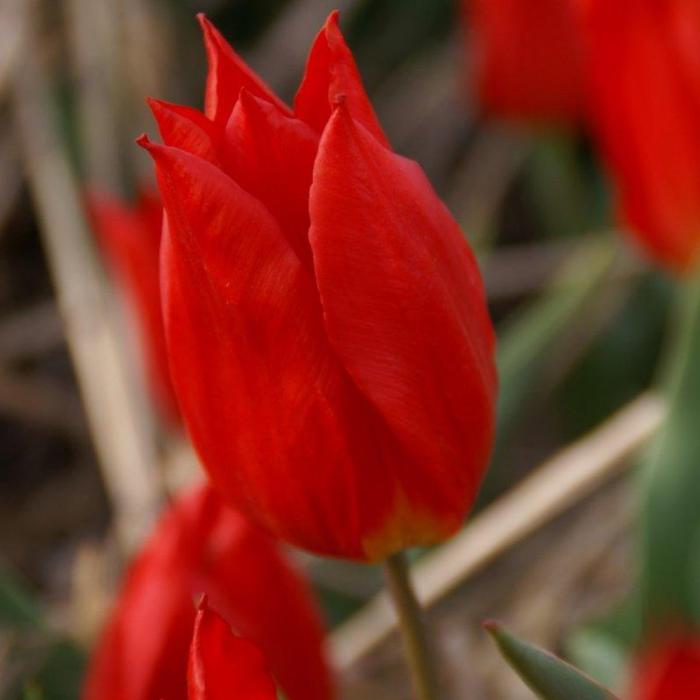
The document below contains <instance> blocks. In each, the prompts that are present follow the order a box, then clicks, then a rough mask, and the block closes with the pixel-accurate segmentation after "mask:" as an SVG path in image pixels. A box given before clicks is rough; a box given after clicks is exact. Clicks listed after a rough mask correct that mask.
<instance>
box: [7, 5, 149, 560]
mask: <svg viewBox="0 0 700 700" xmlns="http://www.w3.org/2000/svg"><path fill="white" fill-rule="evenodd" d="M22 7H23V10H24V13H23V22H22V27H21V28H22V30H23V44H24V51H23V56H24V58H23V61H22V64H21V70H20V69H19V68H18V70H17V71H16V73H15V75H14V79H13V94H12V97H13V100H12V102H13V105H12V106H13V110H14V117H15V124H16V128H17V133H18V136H19V143H20V150H21V155H22V158H23V161H24V165H25V169H26V173H27V178H28V183H29V187H30V190H31V194H32V197H33V200H34V205H35V209H36V213H37V216H38V218H39V224H40V232H41V236H42V241H43V245H44V249H45V254H46V257H47V260H48V264H49V268H50V271H51V274H52V277H53V281H54V285H55V289H56V297H57V301H58V306H59V309H60V312H61V315H62V318H63V322H64V325H65V334H66V339H67V343H68V347H69V350H70V353H71V357H72V360H73V364H74V367H75V372H76V377H77V380H78V384H79V388H80V392H81V395H82V400H83V404H84V406H85V411H86V414H87V417H88V422H89V426H90V430H91V433H92V436H93V440H94V444H95V449H96V452H97V457H98V460H99V463H100V466H101V469H102V474H103V478H104V481H105V485H106V487H107V490H108V492H109V496H110V499H111V502H112V505H113V508H114V519H115V528H116V532H117V536H118V538H119V541H120V543H121V545H122V546H123V547H124V548H125V549H127V550H128V549H131V548H133V547H134V546H135V545H136V544H137V543H138V542H139V541H140V539H141V537H142V536H143V534H144V532H145V531H146V528H147V527H148V526H149V524H150V522H151V520H152V518H153V516H154V514H155V512H156V509H157V506H158V500H159V499H158V493H157V490H156V481H155V478H154V476H155V473H154V468H153V466H154V451H153V445H152V444H151V442H150V441H149V439H148V434H147V432H146V431H145V429H144V425H143V422H142V420H141V419H140V415H141V414H140V412H139V410H138V400H137V398H136V396H137V392H136V391H135V387H134V386H132V385H131V384H130V381H129V374H128V371H127V366H126V362H125V359H124V357H123V355H122V352H121V346H120V344H119V342H118V338H117V333H116V331H115V327H114V324H113V317H112V315H111V314H110V313H109V310H108V306H107V304H106V302H105V290H104V289H103V281H102V276H101V271H100V268H99V265H98V263H97V260H96V259H95V255H94V252H93V249H92V245H91V240H90V235H89V231H88V228H87V225H86V222H85V219H84V214H83V211H82V207H81V200H80V192H79V188H78V185H77V183H76V181H75V178H74V174H73V172H72V170H71V167H70V165H69V163H68V160H67V158H66V154H65V151H64V145H63V143H62V141H61V137H60V134H59V132H58V127H57V124H56V120H55V118H54V105H53V103H52V101H51V91H50V81H49V77H48V75H47V71H46V67H45V65H44V63H42V61H41V50H40V49H41V45H42V44H41V42H40V41H39V37H38V36H37V34H35V31H36V30H35V26H36V16H35V15H36V14H37V5H36V3H35V2H31V1H30V0H25V1H24V2H23V3H22Z"/></svg>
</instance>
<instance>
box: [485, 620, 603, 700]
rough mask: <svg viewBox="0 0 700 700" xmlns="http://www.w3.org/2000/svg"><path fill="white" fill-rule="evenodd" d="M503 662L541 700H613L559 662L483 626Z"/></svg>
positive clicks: (495, 628)
mask: <svg viewBox="0 0 700 700" xmlns="http://www.w3.org/2000/svg"><path fill="white" fill-rule="evenodd" d="M485 627H486V629H487V631H488V632H489V634H491V636H492V637H493V639H494V641H495V642H496V644H497V645H498V648H499V650H500V652H501V654H503V656H504V658H505V659H506V661H507V662H508V663H509V664H510V665H511V667H512V668H513V669H514V670H515V672H516V673H517V674H518V675H519V676H520V678H522V680H523V682H525V683H526V684H527V685H528V687H529V688H530V689H531V690H532V691H533V692H534V693H535V694H536V695H537V696H538V697H540V698H542V700H613V698H614V697H615V696H614V695H613V694H612V693H611V692H610V691H609V690H606V689H605V688H603V687H602V686H600V685H598V684H597V683H596V682H595V681H594V680H592V679H591V678H588V677H587V676H585V675H584V674H583V673H581V671H579V670H577V669H575V668H574V667H573V666H571V665H570V664H568V663H566V661H563V660H562V659H559V658H557V657H556V656H554V655H553V654H550V653H549V652H547V651H544V650H543V649H540V648H538V647H536V646H533V645H532V644H529V643H527V642H524V641H523V640H521V639H518V638H517V637H515V636H513V635H512V634H510V633H509V632H507V631H506V630H505V629H503V627H501V626H500V625H498V624H496V623H488V624H487V625H485Z"/></svg>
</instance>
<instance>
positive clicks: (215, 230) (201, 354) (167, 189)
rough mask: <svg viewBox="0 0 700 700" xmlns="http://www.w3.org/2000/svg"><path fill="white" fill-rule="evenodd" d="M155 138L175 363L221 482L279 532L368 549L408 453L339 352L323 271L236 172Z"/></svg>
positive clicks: (355, 552)
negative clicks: (299, 253) (322, 299)
mask: <svg viewBox="0 0 700 700" xmlns="http://www.w3.org/2000/svg"><path fill="white" fill-rule="evenodd" d="M143 145H144V146H146V147H147V148H148V149H149V151H150V152H151V154H152V156H153V157H154V159H155V161H156V166H157V172H158V179H159V186H160V190H161V194H162V196H163V204H164V207H165V211H166V214H167V221H168V223H167V225H166V226H165V228H164V233H163V243H162V246H163V247H162V267H161V270H162V273H161V274H162V286H163V300H164V316H165V325H166V337H167V340H168V351H169V356H170V366H171V370H172V375H173V379H174V384H175V388H176V391H177V394H178V400H179V403H180V407H181V410H182V413H183V417H184V419H185V422H186V423H187V426H188V428H189V431H190V434H191V436H192V439H193V442H194V444H195V446H196V448H197V450H198V452H199V453H200V456H201V458H202V462H203V464H204V465H205V466H206V467H207V469H208V471H209V474H210V476H211V478H212V481H213V483H214V484H215V485H216V486H217V488H218V489H219V491H220V492H221V493H222V494H226V495H227V496H228V498H229V500H230V501H231V502H232V503H233V504H234V505H236V506H237V507H239V508H241V509H243V510H244V512H246V513H247V514H248V515H249V516H250V517H252V518H255V519H257V521H258V522H259V523H261V524H262V525H264V526H265V527H266V528H267V529H268V530H270V531H271V532H272V533H274V534H276V535H277V536H279V537H282V538H284V539H287V540H288V541H291V542H294V543H295V544H297V545H299V546H303V547H306V548H308V549H311V550H313V551H317V552H323V553H328V554H343V555H345V556H348V557H353V556H354V557H357V558H365V557H366V552H365V550H364V548H363V538H364V533H365V532H366V531H372V532H374V531H376V530H377V529H378V528H380V526H381V524H382V523H384V522H385V520H386V513H387V511H389V512H391V513H393V512H394V511H395V507H394V501H395V500H396V498H395V497H394V495H395V489H394V486H393V485H394V482H395V477H394V471H395V470H396V469H398V468H399V467H400V466H401V465H403V464H404V463H405V462H406V461H407V459H406V458H405V457H404V455H403V454H401V453H400V451H398V450H396V449H394V447H393V446H392V439H391V435H390V434H389V436H388V438H385V436H384V435H383V432H386V431H385V429H384V428H383V426H382V425H381V422H380V421H379V419H378V417H377V416H376V415H375V413H374V411H373V410H372V409H371V407H368V406H366V405H365V404H366V402H365V400H364V399H363V397H362V396H360V394H359V392H357V390H356V388H355V387H354V385H353V384H352V382H351V381H350V379H349V378H348V376H347V374H346V373H345V371H344V369H343V368H342V366H341V365H340V364H339V362H338V360H337V358H336V357H335V355H334V354H333V353H332V352H331V350H330V347H329V345H328V339H327V338H326V336H325V332H324V327H323V319H322V314H321V309H320V304H319V300H318V295H317V290H316V288H315V285H314V281H313V279H312V277H311V276H310V275H309V274H308V272H307V271H306V270H304V268H303V267H302V265H301V263H300V262H299V259H298V258H297V257H296V255H295V254H294V252H293V251H292V249H291V247H290V246H289V244H288V243H287V241H286V239H285V237H284V236H283V234H282V233H281V231H280V230H279V227H278V226H277V224H276V223H275V221H274V219H273V218H272V217H271V216H270V214H269V213H268V212H267V211H266V210H265V209H264V207H262V205H261V204H260V203H259V202H258V201H257V200H255V199H254V198H252V197H251V196H250V195H249V194H247V193H246V192H244V191H243V190H241V189H240V188H239V187H238V185H237V184H236V183H235V182H234V181H233V180H231V179H230V178H229V177H227V176H226V175H225V174H224V173H223V172H222V171H220V170H218V169H217V168H215V167H214V166H212V165H211V164H209V163H206V162H205V161H202V160H200V159H198V158H196V157H194V156H192V155H190V154H188V153H185V152H184V151H179V150H178V149H173V148H168V147H164V146H158V145H156V144H151V143H146V142H143ZM392 450H393V452H392ZM385 452H388V453H390V454H389V455H388V456H387V455H386V454H385ZM404 515H405V514H404Z"/></svg>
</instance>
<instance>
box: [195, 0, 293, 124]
mask: <svg viewBox="0 0 700 700" xmlns="http://www.w3.org/2000/svg"><path fill="white" fill-rule="evenodd" d="M197 19H198V20H199V24H200V25H201V27H202V32H203V33H204V43H205V44H206V48H207V61H208V63H209V72H208V74H207V87H206V92H205V95H204V113H205V114H206V115H207V117H209V119H211V121H213V122H214V123H216V124H219V125H220V126H221V127H222V128H223V127H224V126H225V124H226V122H227V121H228V118H229V115H230V114H231V110H232V109H233V106H234V104H235V103H236V100H237V99H238V94H239V93H240V91H241V88H245V89H246V90H248V91H249V92H251V93H253V94H254V95H257V96H258V97H262V98H263V99H265V100H267V101H268V102H272V103H273V104H274V105H275V106H276V107H277V108H278V109H279V110H280V111H282V112H284V113H285V114H291V112H290V110H289V108H288V107H287V106H286V105H285V104H284V102H282V100H280V99H279V98H278V97H277V96H276V95H275V93H274V92H273V91H272V90H271V89H270V88H269V87H268V86H267V85H266V84H265V83H264V82H263V80H261V78H260V77H259V76H258V75H256V73H255V72H253V71H252V70H251V69H250V68H249V67H248V66H247V65H246V63H245V62H244V61H243V60H242V59H241V58H240V56H239V55H238V54H237V53H236V52H235V51H234V50H233V49H232V48H231V46H230V45H229V43H228V42H227V41H226V39H224V37H223V36H221V34H220V33H219V31H218V30H217V29H216V27H214V25H213V24H212V23H211V22H209V20H208V19H207V18H206V17H205V16H204V15H203V14H201V13H200V14H198V15H197Z"/></svg>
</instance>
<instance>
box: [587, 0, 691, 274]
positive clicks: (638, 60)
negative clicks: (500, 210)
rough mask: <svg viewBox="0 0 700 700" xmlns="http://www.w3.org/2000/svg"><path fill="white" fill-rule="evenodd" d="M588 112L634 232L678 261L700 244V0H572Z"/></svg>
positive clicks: (679, 266) (656, 252)
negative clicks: (578, 21)
mask: <svg viewBox="0 0 700 700" xmlns="http://www.w3.org/2000/svg"><path fill="white" fill-rule="evenodd" d="M576 4H577V6H578V11H579V15H580V19H581V28H582V33H583V36H584V39H585V46H586V70H587V78H588V82H589V90H590V101H591V110H592V116H593V119H594V123H595V127H596V130H597V134H598V137H599V142H600V148H601V150H602V152H603V154H604V156H605V158H606V160H607V163H608V166H609V169H610V173H611V175H612V178H613V180H614V183H615V185H616V187H617V195H618V198H619V204H620V209H621V211H622V214H623V216H624V218H625V219H626V221H627V223H628V224H629V225H630V227H631V228H632V233H633V234H634V235H635V237H636V238H637V240H638V241H639V242H640V243H641V245H642V246H643V247H644V248H645V249H646V251H647V252H648V253H649V255H651V257H653V258H654V259H655V260H657V261H659V262H660V263H663V264H665V265H668V266H669V267H671V268H673V269H675V270H679V271H683V270H687V269H688V268H690V267H692V266H693V263H694V262H695V260H696V258H697V254H698V250H699V249H700V166H699V164H700V129H698V121H699V119H700V5H698V4H697V3H692V2H686V1H685V0H662V2H628V1H627V0H613V1H609V0H577V3H576Z"/></svg>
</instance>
